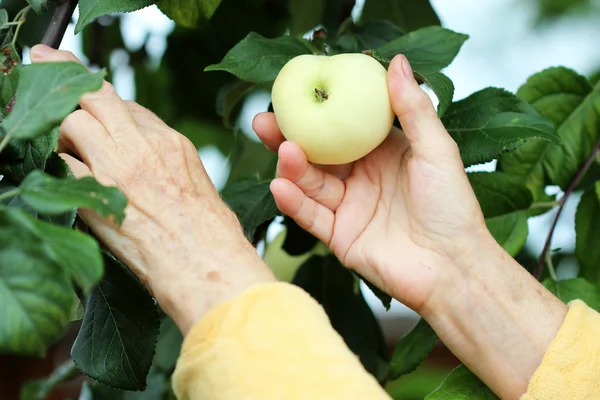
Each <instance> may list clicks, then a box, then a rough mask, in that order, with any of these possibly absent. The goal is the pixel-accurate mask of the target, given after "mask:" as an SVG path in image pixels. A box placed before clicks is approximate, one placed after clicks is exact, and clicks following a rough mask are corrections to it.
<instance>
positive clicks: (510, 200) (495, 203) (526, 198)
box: [467, 172, 533, 218]
mask: <svg viewBox="0 0 600 400" xmlns="http://www.w3.org/2000/svg"><path fill="white" fill-rule="evenodd" d="M467 176H468V177H469V182H470V183H471V186H472V187H473V191H474V192H475V196H476V197H477V200H478V201H479V204H480V206H481V209H482V211H483V215H484V216H485V217H486V218H492V217H497V216H499V215H504V214H508V213H511V212H513V211H519V210H525V209H527V208H529V206H531V204H532V202H533V197H532V195H531V191H530V190H529V189H527V187H526V186H525V185H524V184H523V183H522V182H521V180H520V179H519V178H516V177H514V176H512V175H509V174H506V173H503V172H470V173H469V174H468V175H467Z"/></svg>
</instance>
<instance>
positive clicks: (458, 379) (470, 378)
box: [424, 364, 498, 400]
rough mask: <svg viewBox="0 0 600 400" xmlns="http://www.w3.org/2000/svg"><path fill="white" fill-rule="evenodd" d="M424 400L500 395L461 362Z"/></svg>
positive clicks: (484, 399) (490, 399) (487, 398)
mask: <svg viewBox="0 0 600 400" xmlns="http://www.w3.org/2000/svg"><path fill="white" fill-rule="evenodd" d="M424 400H498V396H496V395H495V394H494V392H492V391H491V390H490V389H489V388H488V387H487V386H486V385H485V383H483V382H482V381H481V380H480V379H479V378H477V377H476V376H475V374H473V373H472V372H471V371H469V369H468V368H467V367H465V366H464V365H462V364H461V365H459V366H458V367H457V368H456V369H454V370H453V371H452V372H451V373H450V375H448V376H447V377H446V379H444V381H443V382H442V384H441V385H440V386H439V387H438V388H437V389H436V390H434V391H433V392H431V393H430V394H428V395H427V396H426V397H425V399H424Z"/></svg>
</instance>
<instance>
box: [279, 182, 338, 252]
mask: <svg viewBox="0 0 600 400" xmlns="http://www.w3.org/2000/svg"><path fill="white" fill-rule="evenodd" d="M271 193H273V197H274V198H275V202H276V203H277V208H279V210H280V211H281V212H282V213H284V214H286V215H289V216H290V217H291V218H292V219H293V220H294V221H296V223H297V224H298V225H300V227H302V228H303V229H305V230H306V231H308V232H309V233H310V234H312V235H313V236H315V237H316V238H317V239H319V240H320V241H322V242H323V243H325V244H327V245H329V242H330V241H331V236H332V234H333V222H334V214H333V212H332V211H331V210H330V209H328V208H327V207H325V206H323V205H321V204H319V203H317V202H316V201H314V200H313V199H311V198H309V197H307V196H306V195H305V194H304V192H302V190H300V188H299V187H298V186H296V185H294V184H293V183H292V182H290V181H288V180H287V179H283V178H277V179H274V180H273V181H272V182H271Z"/></svg>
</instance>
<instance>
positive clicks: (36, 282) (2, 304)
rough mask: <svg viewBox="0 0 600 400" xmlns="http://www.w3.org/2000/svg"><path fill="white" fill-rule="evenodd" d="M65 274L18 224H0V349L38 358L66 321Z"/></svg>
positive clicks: (70, 298) (69, 295) (67, 284)
mask: <svg viewBox="0 0 600 400" xmlns="http://www.w3.org/2000/svg"><path fill="white" fill-rule="evenodd" d="M73 296H74V294H73V290H72V286H71V283H70V281H69V278H68V276H67V275H66V274H65V272H64V271H63V269H61V268H60V266H58V265H57V264H56V263H54V262H53V260H51V259H49V257H48V256H47V254H45V253H44V251H43V249H40V248H39V245H38V244H36V243H31V242H29V241H28V240H27V235H23V234H21V232H19V230H18V228H17V227H14V226H8V227H7V226H6V225H4V224H3V225H2V228H0V353H14V354H20V355H25V356H34V357H43V356H44V355H45V354H46V347H47V346H49V345H50V344H52V343H54V341H56V340H57V339H58V338H59V337H61V336H62V334H63V330H64V328H65V327H66V325H67V323H68V322H69V312H70V309H71V304H72V303H73Z"/></svg>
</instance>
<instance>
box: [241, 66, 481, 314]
mask: <svg viewBox="0 0 600 400" xmlns="http://www.w3.org/2000/svg"><path fill="white" fill-rule="evenodd" d="M388 86H389V93H390V101H391V104H392V106H393V109H394V112H395V114H396V115H397V116H398V118H399V121H400V123H401V125H402V127H403V131H401V130H399V129H397V128H393V130H392V132H391V133H390V135H389V136H388V137H387V139H386V140H385V141H384V142H383V143H382V144H381V145H380V146H379V147H378V148H376V149H375V150H374V151H372V152H371V153H370V154H368V155H367V156H365V157H364V158H362V159H360V160H358V161H356V162H354V163H352V164H348V165H343V166H326V167H322V166H317V165H312V164H310V163H308V161H307V159H306V156H305V154H304V153H303V152H302V150H301V149H300V147H299V146H298V145H296V144H295V143H292V142H288V141H285V139H284V137H283V135H282V134H281V131H280V130H279V128H278V126H277V122H276V119H275V115H274V114H272V113H262V114H259V115H258V116H257V117H256V118H255V120H254V124H253V126H254V130H255V131H256V132H257V134H258V136H259V137H260V138H261V139H262V141H263V142H264V144H265V145H266V146H267V147H268V148H269V149H271V150H272V151H277V152H278V155H279V162H278V166H277V173H278V178H277V179H275V180H274V181H273V182H272V184H271V191H272V193H273V195H274V197H275V200H276V202H277V205H278V207H279V209H280V210H281V211H282V212H283V213H284V214H287V215H288V216H290V217H291V218H293V219H294V220H295V221H296V222H297V223H298V224H299V225H300V226H301V227H303V228H304V229H306V230H307V231H308V232H310V233H311V234H313V235H314V236H316V237H317V238H318V239H319V240H321V241H323V242H324V243H325V244H327V245H328V246H329V248H330V249H331V250H332V251H333V252H334V253H335V255H336V256H337V257H338V258H339V259H340V260H341V262H342V263H344V265H346V266H347V267H349V268H352V269H354V270H355V271H356V272H358V273H359V274H361V275H362V276H364V277H365V278H366V279H368V280H369V281H371V282H372V283H373V284H375V285H377V286H378V287H379V288H380V289H381V290H383V291H385V292H387V293H389V294H390V295H391V296H393V297H394V298H396V299H397V300H399V301H401V302H402V303H404V304H406V305H407V306H409V307H410V308H412V309H413V310H415V311H417V312H420V311H422V310H423V309H424V308H425V307H427V306H428V303H429V301H430V299H431V298H432V296H433V295H434V292H435V289H436V288H438V287H441V286H443V285H442V281H444V280H445V279H446V273H447V272H449V271H450V269H451V268H450V267H451V266H452V265H454V264H455V259H456V258H458V257H462V256H463V255H464V253H465V252H466V251H471V250H472V249H475V248H477V247H478V246H479V245H480V242H485V243H486V244H492V243H493V238H492V237H491V235H490V234H489V231H488V230H487V228H486V226H485V222H484V218H483V214H482V212H481V208H480V206H479V203H478V201H477V199H476V197H475V195H474V193H473V190H472V188H471V185H470V184H469V181H468V178H467V175H466V173H465V171H464V167H463V163H462V161H461V158H460V154H459V151H458V147H457V145H456V143H455V142H454V140H453V139H452V138H451V137H450V135H449V134H448V132H447V131H446V129H445V128H444V126H443V124H442V122H441V121H440V119H439V118H438V116H437V114H436V111H435V109H434V107H433V104H432V103H431V100H430V99H429V97H428V96H427V94H426V93H425V92H424V91H423V90H421V88H420V87H419V85H418V84H417V82H416V80H415V79H414V77H413V73H412V70H411V68H410V65H409V63H408V60H407V59H406V58H405V57H404V56H397V57H396V58H394V60H393V61H392V63H391V64H390V67H389V71H388ZM365 134H368V132H365Z"/></svg>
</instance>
